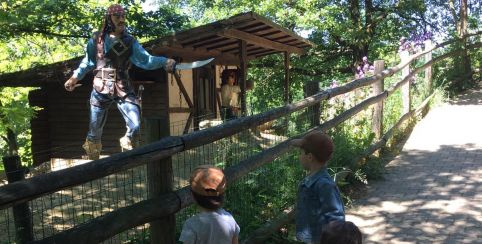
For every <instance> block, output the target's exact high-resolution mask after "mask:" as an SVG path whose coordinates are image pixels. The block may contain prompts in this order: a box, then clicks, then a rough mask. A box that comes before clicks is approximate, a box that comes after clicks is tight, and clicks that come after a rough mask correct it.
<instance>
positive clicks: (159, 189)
mask: <svg viewBox="0 0 482 244" xmlns="http://www.w3.org/2000/svg"><path fill="white" fill-rule="evenodd" d="M144 122H145V136H146V140H145V141H146V143H147V144H148V143H151V142H155V141H158V140H160V139H161V138H162V137H165V136H168V135H169V134H170V129H169V120H168V119H162V118H146V119H145V120H144ZM172 175H173V173H172V160H171V157H168V158H165V159H162V160H160V161H154V162H149V163H148V164H147V181H148V189H149V191H148V196H149V198H155V197H157V196H159V195H161V194H162V193H166V192H171V191H172V179H173V178H172ZM149 225H150V229H149V232H150V240H151V243H152V244H154V243H166V244H171V243H175V241H176V218H175V215H171V216H168V217H166V218H162V219H159V220H156V221H153V222H151V223H149Z"/></svg>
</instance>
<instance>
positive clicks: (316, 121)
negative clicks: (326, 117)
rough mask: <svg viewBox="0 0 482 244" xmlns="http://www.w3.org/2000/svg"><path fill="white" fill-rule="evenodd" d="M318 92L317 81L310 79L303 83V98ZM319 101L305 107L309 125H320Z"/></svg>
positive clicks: (318, 85)
mask: <svg viewBox="0 0 482 244" xmlns="http://www.w3.org/2000/svg"><path fill="white" fill-rule="evenodd" d="M318 92H320V84H319V83H318V82H317V81H311V82H308V83H306V84H305V94H306V96H305V98H306V97H309V96H312V95H315V94H316V93H318ZM320 107H321V105H320V103H317V104H315V105H313V106H311V107H308V108H307V112H308V116H310V117H309V120H310V124H311V127H315V126H319V125H320V117H321V111H320Z"/></svg>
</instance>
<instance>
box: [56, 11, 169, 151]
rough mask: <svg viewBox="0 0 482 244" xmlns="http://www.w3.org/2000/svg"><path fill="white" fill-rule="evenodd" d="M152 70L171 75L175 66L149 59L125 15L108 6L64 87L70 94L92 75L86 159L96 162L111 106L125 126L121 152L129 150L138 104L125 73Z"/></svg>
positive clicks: (137, 120) (137, 123)
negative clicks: (133, 67) (134, 69)
mask: <svg viewBox="0 0 482 244" xmlns="http://www.w3.org/2000/svg"><path fill="white" fill-rule="evenodd" d="M131 63H133V64H135V65H136V66H138V67H140V68H143V69H147V70H154V69H159V68H161V67H163V68H164V69H165V70H166V71H168V72H174V70H175V66H176V62H175V61H174V60H173V59H168V58H166V57H157V56H151V55H150V54H149V53H148V52H147V51H146V50H144V48H143V47H142V46H141V45H140V44H139V42H138V41H137V40H136V39H135V38H134V37H132V36H131V35H129V34H128V33H127V31H126V12H125V10H124V8H123V7H122V6H121V5H119V4H113V5H111V6H110V7H109V8H108V9H107V11H106V13H105V16H104V21H103V25H102V28H101V29H100V31H99V32H97V33H95V34H94V35H93V37H92V38H91V39H90V40H89V41H88V42H87V48H86V55H85V57H84V59H82V61H81V63H80V65H79V67H78V68H77V69H76V70H75V71H74V73H73V75H72V77H71V78H70V79H68V80H67V81H66V82H65V84H64V86H65V89H66V90H67V91H73V90H74V89H75V88H76V87H77V86H79V85H77V82H78V81H79V80H81V79H83V78H84V76H85V75H86V74H87V73H88V72H90V71H94V81H93V89H92V92H91V96H90V123H89V131H88V133H87V138H86V140H85V143H84V144H83V146H82V147H83V148H84V150H85V151H86V153H87V156H88V157H89V159H92V160H94V159H98V158H99V155H100V152H101V151H102V143H101V137H102V131H103V128H104V125H105V122H106V120H107V112H108V110H109V107H110V106H111V104H112V103H115V104H116V105H117V108H118V109H119V111H120V112H121V114H122V116H123V117H124V120H125V122H126V127H127V132H126V134H125V135H124V136H123V137H122V138H120V140H119V142H120V146H121V149H122V150H131V149H132V148H133V145H132V144H133V143H132V141H133V139H132V138H133V137H134V136H135V135H136V134H137V133H138V131H139V126H140V109H139V101H138V99H137V97H136V95H135V93H134V89H133V86H132V84H131V81H130V78H129V75H128V69H129V67H130V64H131Z"/></svg>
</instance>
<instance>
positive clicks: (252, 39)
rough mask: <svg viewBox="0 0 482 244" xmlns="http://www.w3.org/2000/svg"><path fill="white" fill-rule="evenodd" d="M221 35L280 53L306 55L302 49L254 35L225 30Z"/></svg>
mask: <svg viewBox="0 0 482 244" xmlns="http://www.w3.org/2000/svg"><path fill="white" fill-rule="evenodd" d="M219 35H221V36H225V37H229V38H233V39H239V40H244V41H246V42H249V43H252V44H255V45H258V46H261V47H265V48H269V49H275V50H279V51H285V52H290V53H296V54H304V53H305V51H304V50H303V49H301V48H297V47H293V46H288V45H285V44H282V43H279V42H274V41H271V40H269V39H266V38H263V37H259V36H257V35H253V34H250V33H247V32H244V31H240V30H235V29H229V30H223V31H221V32H220V33H219Z"/></svg>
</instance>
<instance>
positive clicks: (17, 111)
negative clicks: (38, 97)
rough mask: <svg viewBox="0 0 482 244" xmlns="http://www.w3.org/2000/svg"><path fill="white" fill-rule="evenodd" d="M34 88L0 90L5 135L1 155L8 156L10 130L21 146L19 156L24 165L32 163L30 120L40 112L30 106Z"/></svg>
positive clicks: (0, 115)
mask: <svg viewBox="0 0 482 244" xmlns="http://www.w3.org/2000/svg"><path fill="white" fill-rule="evenodd" d="M31 90H32V88H6V87H5V88H2V89H0V104H1V105H2V107H1V109H0V132H2V134H1V135H3V136H2V137H1V138H2V139H3V140H0V155H7V154H8V153H7V144H8V143H9V141H8V140H7V139H6V136H5V135H6V133H5V132H6V130H7V129H10V130H12V131H13V133H14V134H15V135H17V140H18V142H17V143H18V144H19V146H20V147H19V151H18V153H19V155H20V156H21V161H22V162H23V163H24V164H27V165H28V164H31V163H32V155H31V151H30V145H31V140H30V118H32V117H33V116H34V114H35V111H36V110H38V108H36V107H31V106H30V105H29V104H28V92H29V91H31Z"/></svg>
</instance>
